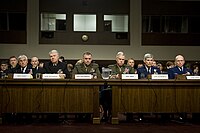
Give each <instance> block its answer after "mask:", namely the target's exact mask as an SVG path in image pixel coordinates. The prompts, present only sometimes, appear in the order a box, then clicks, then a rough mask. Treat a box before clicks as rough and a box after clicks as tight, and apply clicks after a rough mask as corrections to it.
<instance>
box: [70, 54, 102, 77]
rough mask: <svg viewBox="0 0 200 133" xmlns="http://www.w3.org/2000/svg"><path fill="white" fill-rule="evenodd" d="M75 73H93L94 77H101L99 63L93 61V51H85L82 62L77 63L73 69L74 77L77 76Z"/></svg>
mask: <svg viewBox="0 0 200 133" xmlns="http://www.w3.org/2000/svg"><path fill="white" fill-rule="evenodd" d="M75 74H92V75H93V78H94V79H97V78H101V73H100V71H99V65H98V64H96V63H93V62H92V53H90V52H85V53H83V59H82V62H81V63H78V64H76V65H75V67H74V69H73V71H72V78H75Z"/></svg>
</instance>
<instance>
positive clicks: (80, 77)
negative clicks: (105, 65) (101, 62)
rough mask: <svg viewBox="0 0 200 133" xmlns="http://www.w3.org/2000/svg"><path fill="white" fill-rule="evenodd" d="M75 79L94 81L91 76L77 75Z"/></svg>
mask: <svg viewBox="0 0 200 133" xmlns="http://www.w3.org/2000/svg"><path fill="white" fill-rule="evenodd" d="M75 79H92V75H91V74H75Z"/></svg>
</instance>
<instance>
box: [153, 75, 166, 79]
mask: <svg viewBox="0 0 200 133" xmlns="http://www.w3.org/2000/svg"><path fill="white" fill-rule="evenodd" d="M151 79H168V74H152V75H151Z"/></svg>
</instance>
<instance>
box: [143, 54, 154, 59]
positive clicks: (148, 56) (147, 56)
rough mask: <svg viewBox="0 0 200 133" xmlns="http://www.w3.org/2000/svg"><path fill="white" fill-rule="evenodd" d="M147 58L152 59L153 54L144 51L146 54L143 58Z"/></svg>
mask: <svg viewBox="0 0 200 133" xmlns="http://www.w3.org/2000/svg"><path fill="white" fill-rule="evenodd" d="M147 58H152V59H153V55H152V54H150V53H146V54H145V55H144V60H146V59H147Z"/></svg>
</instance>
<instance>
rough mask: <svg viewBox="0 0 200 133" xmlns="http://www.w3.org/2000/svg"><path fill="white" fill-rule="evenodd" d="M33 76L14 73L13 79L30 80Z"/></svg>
mask: <svg viewBox="0 0 200 133" xmlns="http://www.w3.org/2000/svg"><path fill="white" fill-rule="evenodd" d="M32 78H33V76H32V75H31V74H25V73H24V74H23V73H14V74H13V79H32Z"/></svg>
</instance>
